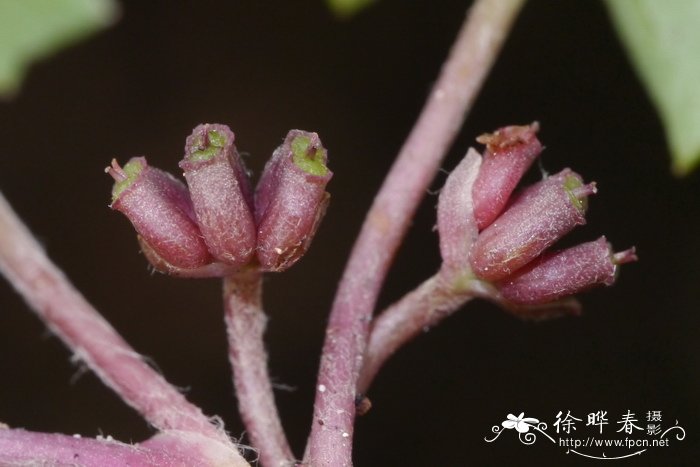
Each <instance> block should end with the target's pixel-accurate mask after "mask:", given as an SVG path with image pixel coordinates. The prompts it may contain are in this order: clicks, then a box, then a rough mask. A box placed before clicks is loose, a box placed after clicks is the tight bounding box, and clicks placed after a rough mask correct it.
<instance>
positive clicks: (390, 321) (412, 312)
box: [357, 273, 472, 394]
mask: <svg viewBox="0 0 700 467" xmlns="http://www.w3.org/2000/svg"><path fill="white" fill-rule="evenodd" d="M471 298H472V295H470V294H468V293H464V292H457V291H455V288H454V287H453V282H451V281H449V280H447V278H446V276H445V275H443V274H441V273H437V274H436V275H434V276H433V277H431V278H430V279H428V280H426V281H425V282H423V283H422V284H421V285H420V286H418V287H417V288H416V289H415V290H413V291H412V292H410V293H408V294H406V295H405V296H404V297H403V298H402V299H401V300H399V301H398V302H396V303H394V304H393V305H391V306H390V307H389V308H387V309H386V310H384V311H383V312H382V313H381V314H380V315H378V316H377V317H376V318H375V319H374V321H373V323H372V327H371V329H370V334H369V339H368V341H367V349H366V350H365V357H364V364H363V366H362V371H361V372H360V379H359V380H358V382H357V392H358V394H366V393H367V389H368V388H369V386H370V384H372V381H373V380H374V377H375V376H376V375H377V373H378V372H379V369H380V368H381V367H382V366H383V365H384V363H386V361H387V360H388V359H389V357H391V356H392V355H393V354H394V352H396V351H397V350H398V349H399V348H400V347H401V346H403V345H404V344H406V343H407V342H408V341H410V340H411V339H413V338H414V337H416V336H417V335H418V334H420V333H421V332H425V331H427V330H428V329H430V328H432V327H434V326H435V325H436V324H437V323H439V322H440V321H442V320H443V319H445V318H447V317H448V316H450V315H451V314H452V313H454V312H455V311H457V310H458V309H459V308H461V307H462V306H463V305H464V304H465V303H467V302H468V301H469V300H470V299H471Z"/></svg>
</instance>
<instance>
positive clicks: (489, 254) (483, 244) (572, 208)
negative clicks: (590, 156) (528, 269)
mask: <svg viewBox="0 0 700 467" xmlns="http://www.w3.org/2000/svg"><path fill="white" fill-rule="evenodd" d="M595 192H596V189H595V184H593V183H591V184H588V185H584V184H583V182H582V180H581V177H580V176H579V175H577V174H576V173H574V172H572V171H571V170H569V169H565V170H563V171H562V172H560V173H558V174H557V175H554V176H552V177H549V178H547V179H545V180H542V181H541V182H539V183H536V184H535V185H532V186H531V187H528V188H527V189H525V190H524V191H523V193H522V194H521V195H520V196H519V197H518V198H516V199H515V201H514V202H513V204H512V205H511V206H510V207H509V208H508V209H507V210H506V211H505V212H504V213H503V214H502V215H501V216H500V217H499V218H498V219H496V221H495V222H494V223H493V224H491V225H490V226H489V227H487V228H486V229H485V230H484V231H483V232H481V234H480V235H479V237H478V239H477V240H476V242H475V243H474V248H473V249H472V251H471V255H470V263H471V266H472V269H473V271H474V273H475V274H476V275H477V277H479V278H480V279H484V280H488V281H497V280H500V279H503V278H505V277H507V276H509V275H510V274H512V273H514V272H515V271H517V270H518V269H520V268H521V267H523V266H524V265H526V264H527V263H529V262H530V261H532V260H533V259H535V258H537V257H538V256H539V255H540V254H541V253H542V252H543V251H544V250H546V249H547V248H549V247H550V246H551V245H552V244H554V242H556V241H557V240H559V239H560V238H561V237H562V236H564V235H565V234H566V233H568V232H569V231H571V230H572V229H573V228H574V227H575V226H577V225H583V224H585V223H586V219H585V217H584V214H585V211H586V207H587V196H588V195H591V194H593V193H595Z"/></svg>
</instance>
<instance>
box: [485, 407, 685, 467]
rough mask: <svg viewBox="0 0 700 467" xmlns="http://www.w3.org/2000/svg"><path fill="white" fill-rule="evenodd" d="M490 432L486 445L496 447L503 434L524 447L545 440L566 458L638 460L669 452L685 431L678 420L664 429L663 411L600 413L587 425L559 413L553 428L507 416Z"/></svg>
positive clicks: (590, 415) (591, 415) (534, 420)
mask: <svg viewBox="0 0 700 467" xmlns="http://www.w3.org/2000/svg"><path fill="white" fill-rule="evenodd" d="M639 419H642V421H640V420H639ZM491 432H492V433H493V434H494V435H492V436H491V437H489V436H486V437H484V441H486V442H487V443H493V442H494V441H496V440H497V439H498V438H499V437H500V436H501V434H503V433H504V432H512V433H517V436H518V439H519V440H520V442H521V443H522V444H524V445H528V446H529V445H532V444H535V442H536V441H538V440H539V439H543V440H546V441H547V444H553V445H554V446H555V447H557V448H565V449H566V450H565V453H566V454H574V455H578V456H581V457H587V458H590V459H604V460H615V459H625V458H627V457H633V456H639V455H642V454H643V453H644V452H646V451H647V450H649V449H654V448H666V447H669V446H670V445H671V444H672V443H673V442H677V441H683V440H684V439H685V429H684V428H683V427H682V426H680V425H679V424H678V420H676V421H675V424H674V425H670V426H668V425H664V421H663V416H662V413H661V411H660V410H649V411H647V412H646V413H645V414H644V415H643V416H640V417H637V415H635V413H634V412H632V411H631V410H627V412H625V413H621V414H610V415H608V411H606V410H597V411H595V412H590V413H588V414H586V417H585V423H584V419H583V418H578V417H576V416H575V415H572V413H571V411H570V410H567V411H566V413H564V411H559V413H557V415H556V417H555V418H554V422H553V423H552V427H551V428H549V427H548V425H547V423H546V422H542V421H540V420H539V419H537V418H533V417H526V416H525V413H524V412H521V413H520V415H518V416H517V417H516V416H515V415H513V414H508V415H507V416H506V419H505V420H504V421H503V422H501V424H500V425H494V426H493V427H491Z"/></svg>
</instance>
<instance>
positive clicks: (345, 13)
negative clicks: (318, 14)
mask: <svg viewBox="0 0 700 467" xmlns="http://www.w3.org/2000/svg"><path fill="white" fill-rule="evenodd" d="M372 3H374V0H326V4H328V8H330V9H331V11H333V13H335V14H336V15H337V16H339V17H341V18H347V17H350V16H352V15H354V14H356V13H358V12H359V11H360V10H363V9H364V8H365V7H367V6H369V5H371V4H372Z"/></svg>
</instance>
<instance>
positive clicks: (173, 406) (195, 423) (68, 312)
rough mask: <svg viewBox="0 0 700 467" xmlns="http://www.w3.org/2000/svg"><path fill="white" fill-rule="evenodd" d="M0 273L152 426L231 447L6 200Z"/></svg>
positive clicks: (0, 207) (0, 211)
mask: <svg viewBox="0 0 700 467" xmlns="http://www.w3.org/2000/svg"><path fill="white" fill-rule="evenodd" d="M0 271H2V273H3V274H4V275H5V276H6V277H7V279H8V280H9V282H10V283H11V284H12V285H13V286H14V287H15V289H17V291H18V292H19V293H20V294H21V295H22V296H23V297H24V299H25V300H26V301H27V303H28V304H29V305H30V306H31V307H32V308H33V309H34V311H35V312H36V313H37V314H38V315H39V318H41V319H42V321H44V323H46V325H47V326H48V327H49V329H51V331H52V332H53V333H54V334H56V335H57V336H58V337H60V338H61V340H63V342H64V343H65V344H66V345H67V346H68V348H70V349H71V350H72V351H73V352H74V354H75V355H76V356H77V357H78V358H79V359H80V360H83V361H84V362H85V364H86V365H87V366H88V367H89V368H90V369H92V370H93V371H94V372H95V373H96V374H97V375H98V376H99V377H100V379H101V380H102V381H103V382H104V383H105V384H106V385H107V386H109V387H110V388H112V389H113V390H114V391H115V392H116V393H117V394H118V395H119V396H120V397H121V398H122V399H123V400H124V402H126V403H127V404H129V405H130V406H132V407H133V408H134V409H136V410H137V411H138V412H139V413H140V414H141V415H142V416H143V417H144V418H145V419H146V420H147V421H148V422H149V423H150V424H151V425H153V426H154V427H156V428H157V429H159V430H163V431H165V430H180V431H190V432H196V433H200V434H202V435H204V436H207V437H209V438H212V439H215V440H218V441H220V442H223V443H225V444H228V445H229V446H232V445H231V443H230V440H229V439H228V437H227V436H226V433H224V431H223V429H222V427H219V426H216V425H214V424H212V423H211V422H210V420H209V419H208V418H207V417H206V416H205V415H204V414H203V413H202V411H201V410H200V409H199V407H197V406H195V405H193V404H191V403H190V402H188V401H187V399H185V398H184V397H183V395H182V394H180V393H179V392H178V391H177V390H176V389H175V388H174V387H173V386H172V385H170V384H169V383H168V382H167V381H166V380H165V379H164V378H163V377H162V376H161V375H159V374H158V373H157V372H156V371H154V370H153V369H152V368H151V367H150V366H148V364H146V362H145V361H144V359H143V357H142V356H141V355H140V354H139V353H137V352H136V351H135V350H134V349H132V348H131V347H130V346H129V344H127V343H126V342H125V341H124V339H123V338H122V337H121V336H120V335H119V334H118V333H117V331H116V330H115V329H114V328H112V326H111V325H110V324H109V323H108V322H107V321H106V320H105V319H104V318H103V317H102V316H101V315H100V314H99V313H98V312H97V310H95V309H94V308H93V307H92V306H91V305H90V304H89V303H88V302H87V300H85V298H84V297H83V296H82V295H81V294H80V293H79V292H78V291H77V290H76V289H75V287H73V285H72V284H71V283H70V282H69V280H68V278H66V276H65V275H64V274H63V273H62V272H61V270H60V269H58V267H57V266H56V265H54V264H53V263H52V262H51V260H50V259H49V258H48V257H47V256H46V254H45V253H44V251H43V250H42V248H41V246H40V245H39V244H38V243H37V242H36V240H35V239H34V238H33V237H32V235H31V233H30V232H29V230H28V229H27V228H26V226H25V225H24V224H22V222H21V221H20V219H19V218H18V217H17V215H16V214H15V213H14V212H13V211H12V208H11V207H10V205H9V204H8V203H7V201H6V200H5V198H4V197H3V196H2V195H0ZM241 460H242V459H241Z"/></svg>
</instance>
